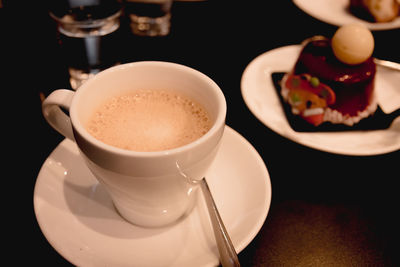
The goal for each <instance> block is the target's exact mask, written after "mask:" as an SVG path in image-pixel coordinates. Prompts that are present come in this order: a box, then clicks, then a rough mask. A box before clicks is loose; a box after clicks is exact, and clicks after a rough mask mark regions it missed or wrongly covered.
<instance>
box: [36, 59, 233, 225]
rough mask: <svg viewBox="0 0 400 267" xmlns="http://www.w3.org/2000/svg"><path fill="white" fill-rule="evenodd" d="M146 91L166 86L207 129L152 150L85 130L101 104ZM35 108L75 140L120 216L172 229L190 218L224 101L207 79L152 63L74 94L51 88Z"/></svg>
mask: <svg viewBox="0 0 400 267" xmlns="http://www.w3.org/2000/svg"><path fill="white" fill-rule="evenodd" d="M146 88H153V89H154V88H160V89H164V88H171V89H173V90H175V91H178V92H182V93H184V94H185V95H187V96H188V97H190V98H192V99H194V100H195V101H197V102H198V103H200V104H201V105H202V106H203V107H204V108H205V109H206V110H207V111H208V113H209V115H210V118H211V120H212V122H213V124H212V127H211V129H210V130H209V131H208V132H207V133H206V134H205V135H203V136H202V137H200V138H199V139H197V140H195V141H193V142H192V143H189V144H187V145H184V146H181V147H178V148H174V149H170V150H165V151H156V152H136V151H131V150H125V149H121V148H117V147H114V146H111V145H107V144H105V143H103V142H101V141H99V140H97V139H96V138H94V137H93V136H92V135H90V134H89V133H88V131H87V130H86V129H85V126H84V125H85V123H86V122H87V120H88V119H89V116H90V114H92V113H93V110H94V109H95V108H96V107H97V106H98V105H99V104H100V103H101V102H104V101H105V100H107V99H110V98H112V97H113V96H115V95H118V94H121V93H123V92H129V91H130V90H134V89H146ZM60 107H62V108H64V109H66V110H67V111H69V115H67V114H66V113H65V112H63V111H62V109H61V108H60ZM42 109H43V115H44V117H45V118H46V120H47V122H48V123H49V124H50V125H51V126H52V127H53V128H54V129H56V130H57V131H58V132H60V133H61V134H62V135H64V136H65V137H67V138H69V139H71V140H74V141H75V142H76V144H77V146H78V147H79V150H80V152H81V155H82V157H83V159H84V160H85V162H86V164H87V166H88V167H89V169H90V170H91V171H92V173H93V174H94V176H95V177H96V178H97V180H98V181H99V182H100V183H101V184H102V185H104V187H105V188H106V190H107V191H108V193H109V195H110V197H111V198H112V200H113V203H114V205H115V207H116V208H117V210H118V211H119V213H120V214H121V215H122V217H124V218H125V219H126V220H127V221H129V222H131V223H133V224H136V225H141V226H147V227H158V226H164V225H168V224H171V223H173V222H175V221H177V220H178V219H179V218H181V217H182V216H185V215H186V214H187V213H189V212H190V210H191V208H192V207H193V205H194V203H195V199H196V194H195V192H196V191H197V186H196V185H195V184H194V183H193V180H200V179H202V178H203V177H204V176H205V175H206V173H207V170H208V168H209V167H210V165H211V163H212V162H213V160H214V157H215V155H216V153H217V150H218V147H219V144H220V141H221V138H222V135H223V131H224V127H225V117H226V101H225V97H224V95H223V93H222V91H221V89H220V88H219V87H218V85H217V84H216V83H215V82H214V81H212V80H211V79H210V78H209V77H207V76H206V75H204V74H202V73H201V72H199V71H197V70H194V69H192V68H189V67H186V66H183V65H179V64H175V63H169V62H158V61H143V62H134V63H128V64H123V65H119V66H115V67H112V68H109V69H107V70H104V71H102V72H100V73H99V74H97V75H96V76H94V77H93V78H91V79H90V80H88V81H87V82H86V83H85V84H83V85H82V86H81V87H80V88H79V89H78V90H77V91H76V92H74V91H71V90H65V89H58V90H55V91H53V92H52V93H51V94H50V95H49V96H48V97H47V98H46V99H45V100H44V102H43V104H42Z"/></svg>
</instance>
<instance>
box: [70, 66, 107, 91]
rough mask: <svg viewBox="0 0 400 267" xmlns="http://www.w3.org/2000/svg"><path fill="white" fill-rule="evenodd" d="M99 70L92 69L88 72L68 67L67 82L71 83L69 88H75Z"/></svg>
mask: <svg viewBox="0 0 400 267" xmlns="http://www.w3.org/2000/svg"><path fill="white" fill-rule="evenodd" d="M100 71H101V70H100V69H92V70H90V72H86V71H84V70H80V69H75V68H69V69H68V72H69V75H70V78H69V82H70V84H71V88H72V89H74V90H77V89H78V88H79V87H80V86H81V85H82V84H83V83H84V82H86V81H87V80H88V79H89V78H91V77H93V76H94V75H96V74H97V73H99V72H100Z"/></svg>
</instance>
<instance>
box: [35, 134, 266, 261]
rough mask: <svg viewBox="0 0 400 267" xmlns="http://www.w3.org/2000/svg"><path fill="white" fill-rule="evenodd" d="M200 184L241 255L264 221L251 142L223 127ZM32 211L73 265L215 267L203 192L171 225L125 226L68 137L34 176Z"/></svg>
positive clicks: (262, 171) (260, 165) (261, 174)
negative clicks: (205, 187) (207, 191)
mask: <svg viewBox="0 0 400 267" xmlns="http://www.w3.org/2000/svg"><path fill="white" fill-rule="evenodd" d="M237 162H240V164H236V163H237ZM207 182H208V184H209V186H210V190H211V192H212V194H213V197H214V200H215V202H216V205H217V206H218V209H219V212H220V215H221V217H222V219H223V221H224V223H225V226H226V229H227V230H228V232H229V234H230V237H231V239H232V242H233V244H234V246H235V249H236V251H237V252H240V251H241V250H243V249H244V248H245V247H246V246H247V245H248V244H249V243H250V241H251V240H252V239H253V238H254V237H255V236H256V234H257V233H258V231H259V230H260V228H261V226H262V225H263V223H264V221H265V219H266V216H267V213H268V210H269V206H270V203H271V182H270V178H269V174H268V170H267V168H266V166H265V164H264V162H263V160H262V158H261V157H260V155H259V154H258V153H257V151H256V150H255V149H254V148H253V147H252V146H251V144H250V143H249V142H248V141H247V140H246V139H244V138H243V137H242V136H241V135H240V134H238V133H237V132H236V131H234V130H233V129H231V128H230V127H228V126H226V128H225V133H224V136H223V139H222V143H221V147H220V150H219V152H218V154H217V157H216V159H215V162H214V164H213V165H212V167H211V168H210V170H209V172H208V175H207ZM198 192H199V191H198ZM34 209H35V214H36V218H37V221H38V223H39V226H40V228H41V230H42V232H43V234H44V235H45V237H46V238H47V240H48V241H49V243H50V244H51V245H52V246H53V247H54V248H55V249H56V250H57V251H58V252H59V253H60V254H61V255H62V256H63V257H64V258H65V259H67V260H68V261H70V262H71V263H72V264H74V265H77V266H114V267H122V266H141V267H142V266H147V267H152V266H217V265H218V264H219V261H218V249H217V247H216V244H215V240H214V235H213V231H212V228H211V225H210V221H209V217H208V212H207V207H206V206H205V203H204V199H203V196H202V194H198V201H197V204H196V206H195V207H194V209H193V210H192V211H191V212H190V213H189V215H188V216H186V217H185V218H182V219H181V220H180V221H178V222H177V223H176V224H174V225H171V226H167V227H163V228H142V227H138V226H135V225H132V224H130V223H128V222H126V221H125V220H124V219H122V218H121V217H120V216H119V214H118V213H117V211H116V210H115V208H114V206H113V204H112V201H111V199H110V198H109V196H108V194H107V192H106V191H105V189H104V188H103V187H102V186H101V185H100V184H99V183H98V182H97V180H96V179H95V178H94V176H92V174H91V173H90V171H89V170H88V168H87V167H86V165H85V164H84V163H83V161H82V160H81V157H80V155H79V152H78V148H77V147H76V144H75V143H74V142H72V141H70V140H68V139H65V140H64V141H62V142H61V143H60V144H59V145H58V146H57V147H56V149H55V150H54V151H53V152H52V153H51V154H50V156H49V157H48V158H47V160H46V161H45V162H44V164H43V166H42V168H41V170H40V172H39V175H38V177H37V181H36V185H35V190H34Z"/></svg>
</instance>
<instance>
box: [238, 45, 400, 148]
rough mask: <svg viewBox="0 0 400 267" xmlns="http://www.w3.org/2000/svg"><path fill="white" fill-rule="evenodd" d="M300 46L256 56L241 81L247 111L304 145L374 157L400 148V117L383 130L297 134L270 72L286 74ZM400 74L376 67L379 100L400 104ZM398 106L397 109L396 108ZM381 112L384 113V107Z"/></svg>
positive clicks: (376, 90) (281, 48) (286, 47)
mask: <svg viewBox="0 0 400 267" xmlns="http://www.w3.org/2000/svg"><path fill="white" fill-rule="evenodd" d="M300 49H301V46H300V45H291V46H284V47H280V48H277V49H273V50H270V51H268V52H265V53H263V54H261V55H260V56H258V57H256V58H255V59H254V60H253V61H251V62H250V64H249V65H248V66H247V67H246V69H245V70H244V72H243V75H242V80H241V91H242V96H243V99H244V101H245V103H246V105H247V106H248V108H249V109H250V111H251V112H252V113H253V114H254V115H255V116H256V117H257V118H258V119H259V120H260V121H261V122H262V123H263V124H264V125H266V126H267V127H268V128H270V129H271V130H273V131H275V132H276V133H278V134H280V135H282V136H284V137H286V138H288V139H290V140H292V141H294V142H297V143H299V144H303V145H305V146H308V147H311V148H315V149H319V150H322V151H327V152H331V153H337V154H345V155H376V154H382V153H388V152H392V151H396V150H398V149H400V118H397V119H396V120H395V121H394V122H393V123H392V125H391V126H390V127H389V128H388V129H385V130H373V131H344V132H296V131H294V130H293V129H292V128H291V127H290V125H289V123H288V121H287V119H286V116H285V113H284V110H283V107H282V105H281V102H280V100H279V97H278V95H277V93H276V90H275V88H274V85H273V82H272V79H271V73H272V72H288V71H289V70H290V69H291V68H293V65H294V63H295V62H296V59H297V57H298V55H299V53H300ZM399 81H400V72H396V71H387V70H385V69H383V68H380V67H379V68H378V71H377V74H376V76H375V93H376V95H377V99H378V104H380V105H382V106H384V105H383V104H384V103H382V101H384V100H385V101H386V102H387V103H388V104H389V101H390V102H391V103H398V104H399V105H400V87H398V82H399ZM398 107H399V106H397V108H398ZM383 110H386V109H385V108H383Z"/></svg>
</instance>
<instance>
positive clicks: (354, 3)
mask: <svg viewBox="0 0 400 267" xmlns="http://www.w3.org/2000/svg"><path fill="white" fill-rule="evenodd" d="M399 6H400V1H399V0H350V12H351V13H353V14H354V15H355V16H357V17H359V18H361V19H364V20H367V21H370V22H390V21H392V20H394V19H395V18H396V17H397V16H399V15H400V13H399V9H400V7H399Z"/></svg>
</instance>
